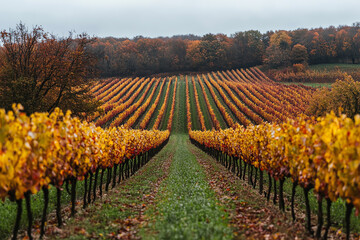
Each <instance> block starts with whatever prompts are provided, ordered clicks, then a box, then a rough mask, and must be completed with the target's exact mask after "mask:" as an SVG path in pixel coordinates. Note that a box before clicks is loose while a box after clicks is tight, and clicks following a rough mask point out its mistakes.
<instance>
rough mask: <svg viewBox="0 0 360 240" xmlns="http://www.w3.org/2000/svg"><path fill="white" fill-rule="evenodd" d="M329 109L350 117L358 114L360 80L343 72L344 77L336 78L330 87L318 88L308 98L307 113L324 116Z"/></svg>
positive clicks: (359, 110)
mask: <svg viewBox="0 0 360 240" xmlns="http://www.w3.org/2000/svg"><path fill="white" fill-rule="evenodd" d="M330 111H334V112H335V113H338V112H339V111H341V112H342V113H344V114H346V115H347V116H348V117H350V118H353V117H354V116H355V115H356V114H360V82H356V81H354V79H353V78H352V77H351V76H350V75H347V74H345V75H344V79H343V80H337V81H336V82H335V83H334V84H332V85H331V88H325V87H324V88H322V89H320V90H318V91H317V92H316V93H315V94H314V95H313V97H312V99H311V100H310V104H309V107H308V109H307V113H308V114H310V115H313V116H324V115H326V113H329V112H330Z"/></svg>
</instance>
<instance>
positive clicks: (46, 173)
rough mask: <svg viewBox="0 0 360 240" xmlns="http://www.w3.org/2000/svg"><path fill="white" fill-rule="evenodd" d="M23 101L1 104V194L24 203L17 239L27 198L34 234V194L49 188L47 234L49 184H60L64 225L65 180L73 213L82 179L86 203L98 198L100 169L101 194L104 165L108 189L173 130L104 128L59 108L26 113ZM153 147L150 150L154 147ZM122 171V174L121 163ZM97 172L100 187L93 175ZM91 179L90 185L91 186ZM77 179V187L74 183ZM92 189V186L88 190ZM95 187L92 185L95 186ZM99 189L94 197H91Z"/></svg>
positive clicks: (149, 155) (151, 152) (147, 156)
mask: <svg viewBox="0 0 360 240" xmlns="http://www.w3.org/2000/svg"><path fill="white" fill-rule="evenodd" d="M21 109H22V107H21V106H20V105H19V106H17V107H14V111H9V112H8V113H6V112H5V110H4V109H0V129H1V135H2V137H1V138H0V149H1V151H0V198H1V199H3V200H4V199H5V198H8V199H10V200H11V201H16V203H17V206H18V212H17V218H16V223H15V227H14V234H13V239H16V238H17V232H18V228H19V223H20V220H21V213H22V201H23V199H24V198H25V200H26V207H27V213H28V214H27V216H28V218H29V226H28V235H29V238H30V239H32V237H31V229H32V213H31V205H30V196H31V194H35V193H37V192H38V191H40V190H43V192H44V201H45V202H44V215H43V219H42V224H41V236H42V235H43V234H44V228H45V223H46V210H47V209H46V208H47V206H48V200H49V197H48V194H49V191H48V189H49V187H50V186H51V185H52V186H54V187H55V188H56V190H57V203H56V205H57V208H56V211H57V212H56V214H57V220H58V225H59V226H60V225H62V220H61V208H60V197H61V192H62V188H63V184H64V183H65V186H66V188H65V189H66V190H68V191H69V192H70V193H71V202H72V205H71V215H74V214H75V205H76V204H75V202H76V182H77V181H82V180H85V185H84V187H85V195H84V207H86V205H87V204H88V203H90V202H91V201H94V200H95V199H96V187H97V186H98V184H97V180H98V175H99V172H100V171H101V178H100V194H102V181H103V174H104V171H105V170H107V172H108V175H107V176H108V178H107V181H106V190H107V189H108V186H109V184H110V182H111V180H112V181H113V187H114V186H115V184H116V180H117V181H118V182H119V181H120V180H121V179H124V177H129V176H130V174H131V173H133V172H134V171H136V170H137V169H138V168H139V167H140V166H141V165H143V164H144V163H145V162H146V161H147V160H148V159H149V157H151V156H152V155H153V154H154V153H155V151H157V150H159V148H161V147H162V146H163V144H164V143H166V141H167V139H168V137H169V134H170V133H169V131H162V132H160V131H144V130H127V129H124V128H109V129H106V130H104V129H102V128H100V127H96V126H95V125H94V124H92V123H88V122H81V121H80V120H79V119H77V118H72V117H71V112H69V111H68V112H67V113H66V114H63V113H62V112H61V111H60V110H59V109H55V111H54V112H53V113H51V114H50V115H49V114H47V113H35V114H32V115H31V116H30V117H28V116H26V115H25V114H23V113H21V112H20V110H21ZM149 151H150V152H149ZM118 166H120V172H119V173H120V176H119V178H118V179H116V177H117V176H116V174H117V167H118ZM93 178H94V187H92V180H93ZM87 180H89V181H90V182H89V188H87V186H88V184H87ZM69 183H71V191H70V190H69V188H68V184H69ZM88 189H89V191H87V190H88ZM90 190H91V191H90ZM91 192H93V200H92V199H91Z"/></svg>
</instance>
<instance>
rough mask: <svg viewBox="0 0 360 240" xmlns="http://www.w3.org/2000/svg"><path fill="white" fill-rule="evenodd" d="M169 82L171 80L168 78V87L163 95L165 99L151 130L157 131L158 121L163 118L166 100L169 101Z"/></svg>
mask: <svg viewBox="0 0 360 240" xmlns="http://www.w3.org/2000/svg"><path fill="white" fill-rule="evenodd" d="M171 80H172V78H170V80H169V85H168V86H167V89H166V93H165V99H164V102H163V104H162V105H161V108H160V110H159V114H158V116H157V118H156V120H155V123H154V126H153V129H158V128H159V125H160V121H161V120H162V118H163V116H164V114H165V111H166V106H167V101H168V99H169V92H170V85H171Z"/></svg>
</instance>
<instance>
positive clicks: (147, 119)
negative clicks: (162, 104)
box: [140, 79, 166, 129]
mask: <svg viewBox="0 0 360 240" xmlns="http://www.w3.org/2000/svg"><path fill="white" fill-rule="evenodd" d="M165 83H166V81H165V79H164V80H163V83H162V84H161V86H160V90H159V93H158V95H157V97H156V99H155V101H154V103H153V104H152V105H151V107H150V109H149V111H148V112H147V113H146V115H145V117H144V118H143V120H142V121H141V123H140V128H141V129H145V128H146V126H147V125H148V124H149V122H150V119H151V116H152V115H153V113H154V112H155V109H156V107H157V105H158V104H159V101H160V97H161V93H162V90H163V88H164V84H165Z"/></svg>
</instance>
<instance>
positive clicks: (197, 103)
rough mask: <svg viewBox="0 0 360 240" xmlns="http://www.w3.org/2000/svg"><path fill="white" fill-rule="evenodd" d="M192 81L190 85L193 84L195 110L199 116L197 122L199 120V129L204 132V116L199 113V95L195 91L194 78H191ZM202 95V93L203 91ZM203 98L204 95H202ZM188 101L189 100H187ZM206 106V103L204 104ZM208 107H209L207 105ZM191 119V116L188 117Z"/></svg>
mask: <svg viewBox="0 0 360 240" xmlns="http://www.w3.org/2000/svg"><path fill="white" fill-rule="evenodd" d="M191 79H192V84H193V87H194V94H195V103H196V109H197V112H198V114H199V120H200V124H201V129H202V130H203V131H205V130H206V127H205V120H204V115H203V113H202V112H201V108H200V102H199V94H198V92H197V90H196V85H195V78H194V77H191ZM203 93H204V91H203ZM204 96H205V95H204ZM189 101H190V100H189ZM206 104H207V103H206ZM208 107H209V105H208ZM189 111H190V102H189ZM190 117H191V116H190ZM190 122H191V118H190Z"/></svg>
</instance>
